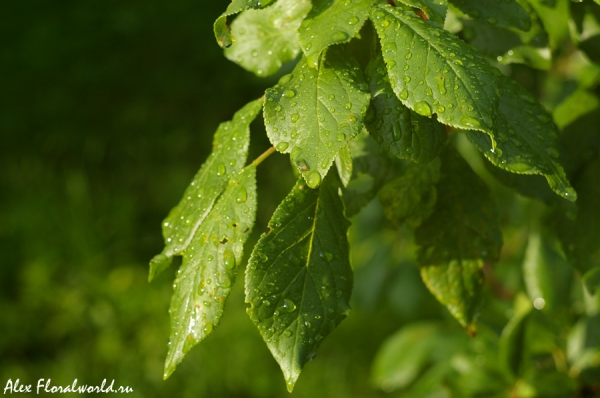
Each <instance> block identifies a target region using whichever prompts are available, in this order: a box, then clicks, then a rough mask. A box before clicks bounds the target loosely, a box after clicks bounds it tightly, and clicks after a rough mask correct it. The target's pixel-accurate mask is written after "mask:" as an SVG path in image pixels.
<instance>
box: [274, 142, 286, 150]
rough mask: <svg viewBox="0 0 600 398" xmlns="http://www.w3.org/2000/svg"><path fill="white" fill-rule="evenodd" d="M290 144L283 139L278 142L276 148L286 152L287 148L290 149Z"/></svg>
mask: <svg viewBox="0 0 600 398" xmlns="http://www.w3.org/2000/svg"><path fill="white" fill-rule="evenodd" d="M289 146H290V145H289V144H288V143H287V142H285V141H283V142H280V143H279V144H277V146H275V149H277V150H278V151H279V152H284V151H285V150H286V149H288V147H289Z"/></svg>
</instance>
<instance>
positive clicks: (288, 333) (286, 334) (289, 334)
mask: <svg viewBox="0 0 600 398" xmlns="http://www.w3.org/2000/svg"><path fill="white" fill-rule="evenodd" d="M293 334H294V332H292V331H291V330H289V329H288V330H286V331H285V332H283V335H284V336H285V337H292V335H293Z"/></svg>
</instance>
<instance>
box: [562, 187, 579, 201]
mask: <svg viewBox="0 0 600 398" xmlns="http://www.w3.org/2000/svg"><path fill="white" fill-rule="evenodd" d="M563 196H564V197H565V198H568V199H570V200H575V199H576V198H577V192H575V190H574V189H573V188H571V187H568V188H565V190H564V192H563Z"/></svg>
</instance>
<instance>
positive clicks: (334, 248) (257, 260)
mask: <svg viewBox="0 0 600 398" xmlns="http://www.w3.org/2000/svg"><path fill="white" fill-rule="evenodd" d="M339 189H340V183H339V180H338V179H337V176H336V173H333V172H332V173H330V174H329V175H328V176H327V178H325V179H324V180H323V183H322V184H321V185H320V186H319V188H317V189H310V188H308V187H307V186H306V184H305V183H304V181H303V180H302V179H300V180H299V181H298V182H297V183H296V185H295V186H294V188H293V189H292V192H291V193H290V194H289V195H288V196H287V197H286V198H285V200H284V201H283V202H282V203H281V204H280V205H279V207H278V208H277V209H276V210H275V213H274V214H273V217H272V219H271V221H270V222H269V231H268V232H267V233H266V234H263V235H262V236H261V238H260V240H259V242H258V243H257V245H256V246H255V248H254V250H253V252H252V256H251V257H250V261H249V265H248V268H247V271H246V302H247V303H249V304H250V308H249V309H248V313H249V315H250V318H251V319H252V321H253V322H254V323H255V324H256V326H257V327H258V330H259V331H260V334H261V335H262V337H263V339H264V340H265V342H266V343H267V346H268V347H269V349H270V350H271V353H272V354H273V357H274V358H275V359H276V360H277V362H278V363H279V365H280V366H281V369H282V371H283V374H284V377H285V380H286V383H287V388H288V390H290V391H291V390H292V389H293V388H294V384H295V383H296V380H297V379H298V376H299V375H300V372H301V370H302V368H303V366H304V364H305V363H306V362H308V361H310V360H311V359H312V358H313V357H314V355H315V352H316V350H317V348H318V346H319V345H320V344H321V341H322V339H323V338H324V337H326V336H327V335H329V333H331V331H332V330H333V329H334V328H335V327H336V326H337V325H338V324H339V323H340V322H341V321H342V320H343V319H344V318H345V317H346V315H347V314H348V312H349V310H350V307H349V303H348V302H349V299H350V293H351V289H352V269H351V267H350V262H349V261H350V260H349V257H348V239H347V230H348V227H349V225H350V223H349V222H348V221H347V220H346V218H345V217H344V205H343V203H342V200H341V198H340V196H339Z"/></svg>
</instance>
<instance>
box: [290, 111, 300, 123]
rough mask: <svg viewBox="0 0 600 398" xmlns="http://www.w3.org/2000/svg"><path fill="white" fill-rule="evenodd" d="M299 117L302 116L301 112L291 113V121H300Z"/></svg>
mask: <svg viewBox="0 0 600 398" xmlns="http://www.w3.org/2000/svg"><path fill="white" fill-rule="evenodd" d="M299 117H300V115H299V114H297V113H292V114H291V115H290V121H291V122H292V123H296V122H297V121H298V118H299Z"/></svg>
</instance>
